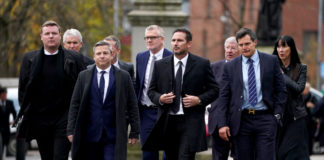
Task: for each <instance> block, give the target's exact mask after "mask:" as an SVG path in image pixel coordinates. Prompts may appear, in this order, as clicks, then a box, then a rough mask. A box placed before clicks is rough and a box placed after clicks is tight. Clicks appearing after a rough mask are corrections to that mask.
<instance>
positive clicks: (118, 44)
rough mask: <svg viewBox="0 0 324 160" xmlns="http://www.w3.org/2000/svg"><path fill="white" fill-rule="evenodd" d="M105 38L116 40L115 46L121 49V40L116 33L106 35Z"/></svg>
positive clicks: (106, 39)
mask: <svg viewBox="0 0 324 160" xmlns="http://www.w3.org/2000/svg"><path fill="white" fill-rule="evenodd" d="M104 40H105V41H114V42H115V48H116V49H120V48H121V43H120V40H119V39H118V38H117V37H116V36H114V35H110V36H108V37H106V38H105V39H104Z"/></svg>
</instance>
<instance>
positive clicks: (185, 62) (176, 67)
mask: <svg viewBox="0 0 324 160" xmlns="http://www.w3.org/2000/svg"><path fill="white" fill-rule="evenodd" d="M179 61H181V62H182V81H181V85H182V84H183V75H184V72H185V70H186V66H187V61H188V54H187V55H186V56H185V57H183V58H182V59H181V60H179V59H178V58H176V57H175V56H173V65H174V67H173V68H174V77H176V74H177V71H178V69H179V63H178V62H179ZM181 90H182V87H181ZM169 114H171V115H181V114H184V112H183V105H182V97H180V108H179V111H178V112H177V113H173V112H172V111H171V110H170V113H169Z"/></svg>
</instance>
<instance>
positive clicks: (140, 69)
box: [135, 48, 172, 103]
mask: <svg viewBox="0 0 324 160" xmlns="http://www.w3.org/2000/svg"><path fill="white" fill-rule="evenodd" d="M170 55H172V52H171V51H169V50H167V49H166V48H164V51H163V58H165V57H167V56H170ZM149 58H150V51H149V50H147V51H145V52H140V53H138V54H137V56H136V87H135V90H136V94H137V100H138V103H140V102H141V97H142V94H143V88H144V80H145V71H146V67H147V63H148V60H149Z"/></svg>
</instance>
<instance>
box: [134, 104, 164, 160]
mask: <svg viewBox="0 0 324 160" xmlns="http://www.w3.org/2000/svg"><path fill="white" fill-rule="evenodd" d="M139 108H140V120H141V130H140V133H141V134H140V136H141V137H140V138H141V144H142V146H143V145H144V142H145V141H146V139H147V137H148V136H149V134H150V133H151V131H152V129H153V127H154V125H155V122H156V120H157V112H158V109H157V108H154V107H147V106H143V105H139ZM142 153H143V154H142V159H143V160H158V159H159V152H158V151H152V152H150V151H143V152H142Z"/></svg>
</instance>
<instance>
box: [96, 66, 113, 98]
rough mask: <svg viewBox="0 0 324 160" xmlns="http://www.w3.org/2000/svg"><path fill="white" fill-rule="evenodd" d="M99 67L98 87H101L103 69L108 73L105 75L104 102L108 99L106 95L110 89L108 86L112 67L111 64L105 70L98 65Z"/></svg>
mask: <svg viewBox="0 0 324 160" xmlns="http://www.w3.org/2000/svg"><path fill="white" fill-rule="evenodd" d="M96 68H97V71H98V72H97V81H98V88H100V78H101V73H100V72H101V71H106V73H105V74H104V75H103V76H104V79H105V90H104V97H103V102H104V101H105V99H106V95H107V90H108V86H109V72H110V68H111V66H109V67H108V68H106V69H105V70H102V69H100V68H98V67H96Z"/></svg>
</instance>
